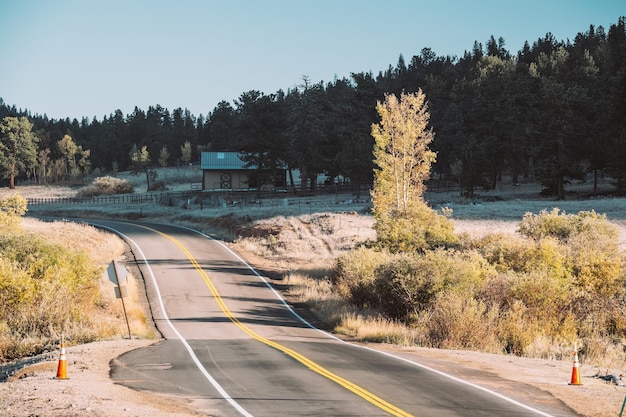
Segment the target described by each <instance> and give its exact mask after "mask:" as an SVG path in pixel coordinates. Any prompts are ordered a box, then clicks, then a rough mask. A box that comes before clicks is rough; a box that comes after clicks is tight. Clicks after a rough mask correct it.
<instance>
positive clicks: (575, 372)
mask: <svg viewBox="0 0 626 417" xmlns="http://www.w3.org/2000/svg"><path fill="white" fill-rule="evenodd" d="M569 384H570V385H582V384H583V383H582V382H580V364H579V363H578V352H574V367H573V368H572V382H570V383H569Z"/></svg>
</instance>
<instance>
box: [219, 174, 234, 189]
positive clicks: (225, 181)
mask: <svg viewBox="0 0 626 417" xmlns="http://www.w3.org/2000/svg"><path fill="white" fill-rule="evenodd" d="M220 188H222V189H231V188H233V179H232V176H231V175H230V174H220Z"/></svg>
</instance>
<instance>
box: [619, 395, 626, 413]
mask: <svg viewBox="0 0 626 417" xmlns="http://www.w3.org/2000/svg"><path fill="white" fill-rule="evenodd" d="M625 405H626V397H624V402H622V409H621V410H620V412H619V417H622V413H624V406H625Z"/></svg>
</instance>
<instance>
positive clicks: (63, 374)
mask: <svg viewBox="0 0 626 417" xmlns="http://www.w3.org/2000/svg"><path fill="white" fill-rule="evenodd" d="M55 379H69V378H68V377H67V365H66V359H65V345H64V344H63V343H61V356H60V357H59V366H58V367H57V376H56V378H55Z"/></svg>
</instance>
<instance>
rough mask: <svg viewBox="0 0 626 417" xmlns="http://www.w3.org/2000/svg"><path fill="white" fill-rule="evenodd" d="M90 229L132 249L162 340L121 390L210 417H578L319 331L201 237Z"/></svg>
mask: <svg viewBox="0 0 626 417" xmlns="http://www.w3.org/2000/svg"><path fill="white" fill-rule="evenodd" d="M91 223H92V224H95V225H97V226H100V227H104V228H107V229H109V230H112V231H115V232H117V233H119V234H120V235H121V236H122V237H124V238H125V239H126V240H127V241H128V242H129V244H130V245H131V248H132V249H133V252H134V254H135V257H136V259H137V262H138V264H139V267H140V268H141V270H142V273H143V275H144V278H145V281H146V290H147V293H148V298H149V301H150V304H151V308H152V311H153V316H154V319H155V322H156V324H157V327H158V328H159V330H160V331H161V332H162V334H163V335H164V337H165V340H164V341H162V342H158V343H156V344H154V345H152V346H149V347H147V348H144V349H139V350H136V351H132V352H129V353H127V354H124V355H122V356H120V357H119V358H117V359H116V360H115V361H114V364H113V367H112V371H111V375H112V378H113V380H114V381H115V382H117V383H120V384H123V385H126V386H128V387H131V388H133V389H137V390H143V391H150V392H154V393H158V394H162V395H173V396H177V397H180V398H185V399H187V400H188V401H189V404H190V406H191V407H192V408H193V409H194V410H197V412H198V413H200V414H203V415H210V416H256V417H262V416H389V415H392V416H410V415H412V416H444V417H447V416H482V417H488V416H494V417H495V416H498V417H501V416H555V417H557V416H574V415H576V414H575V413H574V412H573V411H571V410H570V409H568V408H567V407H565V406H564V405H562V404H561V403H558V402H554V401H552V402H550V403H549V404H546V403H541V404H522V403H521V402H520V401H519V400H515V399H512V398H509V397H506V396H504V395H502V394H499V393H497V392H494V391H492V390H489V389H486V388H482V387H479V386H476V385H473V384H470V383H468V382H466V381H464V380H460V379H457V378H455V377H453V376H450V375H447V374H445V373H442V372H439V371H436V370H434V369H432V368H430V367H428V366H425V365H423V364H421V363H417V362H414V361H412V360H409V359H407V358H401V357H396V356H392V355H390V354H387V353H382V352H379V351H377V350H373V349H369V348H364V347H361V346H356V345H351V344H349V343H345V342H343V341H341V340H339V339H338V338H336V337H334V336H332V335H330V334H327V333H325V332H322V331H320V330H318V329H315V328H314V327H313V326H311V325H310V324H309V323H308V322H306V321H305V320H304V319H303V318H302V317H300V316H299V315H298V314H297V313H296V312H294V311H293V310H292V309H291V307H290V306H289V305H288V304H286V303H285V302H284V301H283V299H282V298H281V297H280V295H279V294H278V293H277V292H276V291H275V290H274V289H273V288H272V287H271V285H269V283H268V281H267V280H266V279H265V278H264V277H262V276H261V275H259V274H258V273H257V272H256V271H254V270H253V269H252V268H251V267H250V266H249V265H248V264H247V263H246V262H245V261H244V260H243V259H241V258H240V257H239V256H238V255H236V254H235V253H234V252H232V251H231V250H230V249H229V248H228V247H227V246H225V245H224V244H222V243H221V242H219V241H216V240H213V239H210V238H209V237H207V236H204V235H201V234H199V233H197V232H194V231H192V230H189V229H184V228H180V227H174V226H169V225H154V224H141V223H129V222H128V223H127V222H114V221H104V220H102V221H100V220H98V221H93V222H91Z"/></svg>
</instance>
